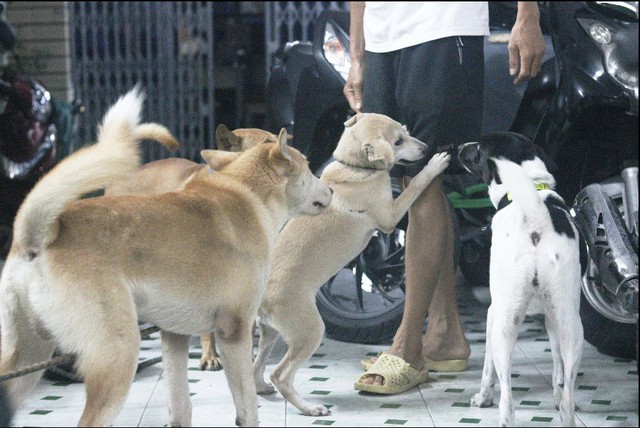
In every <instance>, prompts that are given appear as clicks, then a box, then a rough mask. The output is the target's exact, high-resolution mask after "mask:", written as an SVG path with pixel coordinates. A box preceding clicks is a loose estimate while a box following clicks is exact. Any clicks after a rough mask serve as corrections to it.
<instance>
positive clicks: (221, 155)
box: [200, 150, 240, 170]
mask: <svg viewBox="0 0 640 428" xmlns="http://www.w3.org/2000/svg"><path fill="white" fill-rule="evenodd" d="M200 155H201V156H202V158H203V159H204V161H205V162H206V163H207V165H209V166H210V167H211V168H212V169H214V170H220V169H222V168H224V167H225V166H227V165H229V164H230V163H231V162H233V161H234V160H236V159H237V158H238V156H240V153H239V152H226V151H223V150H202V151H201V152H200Z"/></svg>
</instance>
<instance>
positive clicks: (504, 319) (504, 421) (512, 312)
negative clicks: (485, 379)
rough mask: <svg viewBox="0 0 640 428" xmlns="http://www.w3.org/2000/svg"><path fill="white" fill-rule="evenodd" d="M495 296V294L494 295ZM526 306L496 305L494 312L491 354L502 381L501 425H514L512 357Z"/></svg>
mask: <svg viewBox="0 0 640 428" xmlns="http://www.w3.org/2000/svg"><path fill="white" fill-rule="evenodd" d="M492 297H493V296H492ZM524 313H525V308H519V307H516V308H505V307H504V305H501V306H500V307H496V308H495V309H494V310H493V313H492V325H491V354H492V356H493V363H494V365H495V369H496V374H497V375H498V381H499V382H500V404H499V406H498V407H499V409H500V426H514V423H515V408H514V405H513V396H512V395H511V357H512V354H513V348H514V346H515V343H516V339H517V337H518V330H519V329H520V326H521V325H522V322H523V320H524V316H525V314H524Z"/></svg>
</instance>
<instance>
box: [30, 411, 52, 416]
mask: <svg viewBox="0 0 640 428" xmlns="http://www.w3.org/2000/svg"><path fill="white" fill-rule="evenodd" d="M52 411H53V410H34V411H33V412H31V413H29V414H30V415H48V414H49V413H51V412H52Z"/></svg>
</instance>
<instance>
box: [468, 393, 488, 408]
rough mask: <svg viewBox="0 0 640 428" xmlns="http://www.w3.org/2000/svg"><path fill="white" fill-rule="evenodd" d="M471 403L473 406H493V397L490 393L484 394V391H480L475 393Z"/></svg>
mask: <svg viewBox="0 0 640 428" xmlns="http://www.w3.org/2000/svg"><path fill="white" fill-rule="evenodd" d="M469 404H471V406H473V407H491V406H493V397H491V396H489V395H488V394H483V393H482V392H478V393H477V394H474V395H473V397H471V399H470V400H469Z"/></svg>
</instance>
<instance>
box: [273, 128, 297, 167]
mask: <svg viewBox="0 0 640 428" xmlns="http://www.w3.org/2000/svg"><path fill="white" fill-rule="evenodd" d="M288 140H289V139H288V138H287V130H286V129H285V128H282V129H281V130H280V134H278V142H277V143H275V144H274V146H273V148H272V149H271V151H270V152H269V160H270V161H271V164H272V166H273V167H274V168H275V170H276V171H277V172H278V173H279V174H281V175H287V174H288V173H289V172H290V171H292V170H293V167H292V164H293V158H292V157H291V148H290V147H289V144H288V143H287V141H288Z"/></svg>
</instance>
